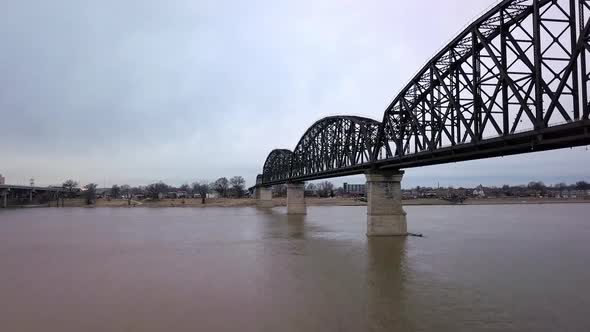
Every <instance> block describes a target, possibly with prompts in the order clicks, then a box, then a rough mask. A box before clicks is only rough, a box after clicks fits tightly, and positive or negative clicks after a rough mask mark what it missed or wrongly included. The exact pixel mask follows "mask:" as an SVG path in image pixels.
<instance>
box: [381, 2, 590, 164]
mask: <svg viewBox="0 0 590 332" xmlns="http://www.w3.org/2000/svg"><path fill="white" fill-rule="evenodd" d="M589 13H590V7H589V1H584V0H553V1H548V0H507V1H503V2H501V3H500V4H498V5H496V6H495V7H494V8H492V9H491V10H490V11H488V12H487V13H485V14H484V15H483V16H482V17H480V18H479V19H477V20H476V21H475V22H473V23H472V24H471V25H470V26H469V27H467V28H466V29H465V30H464V31H463V32H461V33H460V34H459V35H458V36H457V37H456V38H455V39H453V41H451V42H450V43H449V44H448V45H447V46H446V47H445V48H443V49H442V50H441V51H440V52H439V53H438V54H437V55H436V56H435V57H434V58H433V59H431V60H430V61H429V62H428V63H427V64H426V65H425V66H424V67H423V68H422V69H421V70H420V71H419V72H418V74H417V75H416V76H415V77H414V78H413V79H412V80H411V81H410V82H409V83H408V84H407V85H406V86H405V87H404V89H403V90H402V91H401V93H400V94H399V95H398V96H397V97H396V98H395V99H394V100H393V102H392V103H391V104H390V105H389V107H388V108H387V109H386V111H385V114H384V116H383V123H382V127H381V129H380V133H379V135H380V141H381V142H382V143H383V144H384V145H383V147H385V146H387V148H388V149H387V150H386V151H392V152H393V155H387V156H386V159H395V158H396V157H401V156H405V155H410V154H414V153H420V152H424V151H435V150H436V149H439V148H441V147H444V146H457V145H461V144H478V143H479V142H481V141H483V140H485V139H489V138H492V137H508V136H510V135H512V134H514V133H517V132H523V131H542V130H543V129H546V128H549V127H551V126H553V125H556V124H561V123H569V122H572V121H578V120H587V119H588V112H589V109H590V107H589V106H588V99H587V89H588V79H589V76H588V74H589V73H588V71H587V69H586V61H587V58H588V50H589V49H590V48H589V44H588V36H589V21H588V18H590V15H589ZM576 18H579V19H576Z"/></svg>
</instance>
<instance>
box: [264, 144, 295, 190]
mask: <svg viewBox="0 0 590 332" xmlns="http://www.w3.org/2000/svg"><path fill="white" fill-rule="evenodd" d="M292 156H293V152H291V150H287V149H275V150H272V151H271V152H270V153H269V154H268V157H266V161H265V162H264V167H263V171H262V182H275V181H285V180H288V179H289V178H290V177H291V159H292Z"/></svg>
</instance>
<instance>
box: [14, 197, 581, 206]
mask: <svg viewBox="0 0 590 332" xmlns="http://www.w3.org/2000/svg"><path fill="white" fill-rule="evenodd" d="M306 203H307V205H308V206H366V205H367V203H366V202H362V201H360V200H355V199H353V198H315V197H308V198H306ZM585 203H586V204H587V203H590V199H556V198H535V197H519V198H479V199H467V200H465V201H464V202H463V203H452V202H449V201H445V200H442V199H436V198H423V199H407V200H403V201H402V204H403V205H404V206H439V205H528V204H585ZM273 204H274V206H275V207H278V206H286V205H287V200H286V198H284V197H281V198H274V199H273ZM140 206H141V207H148V208H163V207H190V208H206V207H255V206H256V200H255V199H252V198H239V199H232V198H226V199H223V198H210V199H207V201H206V203H205V204H202V203H201V200H200V199H162V200H156V201H151V200H144V201H131V205H129V204H128V201H127V200H125V199H114V200H106V199H99V200H98V201H97V203H96V204H95V205H86V204H85V201H84V200H83V199H66V200H65V207H66V208H67V207H90V208H92V207H96V208H101V207H121V208H124V207H127V208H130V207H140ZM42 207H48V206H47V205H39V204H35V205H16V206H9V208H42ZM51 207H55V202H52V204H51ZM60 207H61V205H60Z"/></svg>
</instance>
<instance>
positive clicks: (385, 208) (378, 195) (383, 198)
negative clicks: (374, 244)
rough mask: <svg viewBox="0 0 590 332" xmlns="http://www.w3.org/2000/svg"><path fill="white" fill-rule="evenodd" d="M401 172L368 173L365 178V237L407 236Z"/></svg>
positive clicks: (402, 173)
mask: <svg viewBox="0 0 590 332" xmlns="http://www.w3.org/2000/svg"><path fill="white" fill-rule="evenodd" d="M403 175H404V172H403V171H398V170H394V171H369V172H367V173H365V176H366V178H367V186H366V190H367V236H395V235H402V236H405V235H408V226H407V222H406V212H405V211H404V209H403V207H402V192H401V181H402V177H403Z"/></svg>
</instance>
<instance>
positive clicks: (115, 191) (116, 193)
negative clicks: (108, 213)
mask: <svg viewBox="0 0 590 332" xmlns="http://www.w3.org/2000/svg"><path fill="white" fill-rule="evenodd" d="M120 196H121V187H119V186H118V185H116V184H114V185H113V186H112V187H111V197H112V198H114V199H117V198H119V197H120Z"/></svg>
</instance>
